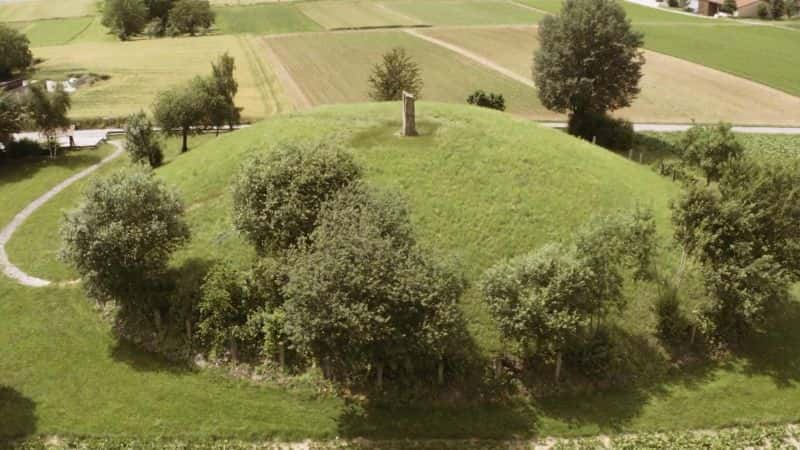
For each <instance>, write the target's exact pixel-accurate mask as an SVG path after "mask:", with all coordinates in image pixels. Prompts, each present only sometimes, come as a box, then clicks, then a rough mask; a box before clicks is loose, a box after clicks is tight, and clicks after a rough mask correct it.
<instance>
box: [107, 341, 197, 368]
mask: <svg viewBox="0 0 800 450" xmlns="http://www.w3.org/2000/svg"><path fill="white" fill-rule="evenodd" d="M111 357H112V358H113V359H114V360H115V361H119V362H122V363H125V364H127V365H128V366H129V367H130V368H132V369H133V370H135V371H138V372H168V373H171V374H190V373H193V372H194V369H193V368H192V367H191V366H190V365H189V364H187V363H178V362H175V361H170V360H169V359H167V358H165V357H163V356H161V355H159V354H157V353H151V352H148V351H146V350H143V349H142V348H141V347H140V346H139V345H137V344H136V343H134V342H131V341H129V340H126V339H123V338H119V339H117V341H116V342H115V343H114V345H113V346H112V347H111Z"/></svg>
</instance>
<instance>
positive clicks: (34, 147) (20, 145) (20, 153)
mask: <svg viewBox="0 0 800 450" xmlns="http://www.w3.org/2000/svg"><path fill="white" fill-rule="evenodd" d="M46 154H47V149H46V148H45V147H43V146H42V144H40V143H38V142H36V141H32V140H30V139H20V140H18V141H11V142H9V143H8V144H7V145H6V148H5V150H0V160H2V159H19V158H27V157H30V156H41V155H46Z"/></svg>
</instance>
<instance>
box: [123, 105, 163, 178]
mask: <svg viewBox="0 0 800 450" xmlns="http://www.w3.org/2000/svg"><path fill="white" fill-rule="evenodd" d="M125 149H126V150H127V151H128V153H129V154H130V156H131V161H133V162H135V163H141V162H144V163H148V164H150V167H153V168H156V167H158V166H160V165H161V163H162V162H163V160H164V153H163V152H162V150H161V143H160V142H159V141H158V137H157V136H156V134H155V131H154V130H153V124H152V123H151V122H150V119H148V118H147V115H145V113H144V112H139V113H137V114H134V115H132V116H130V118H128V123H127V124H126V126H125Z"/></svg>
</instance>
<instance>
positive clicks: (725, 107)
mask: <svg viewBox="0 0 800 450" xmlns="http://www.w3.org/2000/svg"><path fill="white" fill-rule="evenodd" d="M420 32H421V33H423V34H426V35H429V36H433V37H435V38H437V39H441V40H444V41H447V42H449V43H452V44H455V45H458V46H459V47H462V48H465V49H467V50H469V51H471V52H473V53H476V54H479V55H481V56H483V57H486V58H488V59H491V60H493V61H495V62H496V63H498V64H499V65H501V66H503V67H506V68H508V69H510V70H512V71H514V72H516V73H518V74H520V75H522V76H526V77H530V76H531V71H532V70H531V65H532V59H533V52H534V51H535V50H536V48H537V47H538V43H537V36H536V30H535V29H534V28H530V29H521V28H482V29H468V30H467V29H438V30H437V29H429V30H423V31H420ZM498 49H502V51H498ZM646 57H647V63H646V64H645V68H644V77H643V79H642V84H641V87H642V92H641V94H640V96H639V98H637V99H636V100H635V101H634V103H633V106H632V107H630V108H627V109H624V110H621V111H619V112H618V114H619V115H620V116H622V117H628V118H635V119H636V120H637V121H643V122H644V121H647V122H668V123H686V122H690V121H692V120H695V121H698V122H716V121H719V120H725V121H730V122H734V123H741V124H765V125H798V124H800V115H797V114H787V111H800V98H798V97H794V96H792V95H789V94H786V93H784V92H781V91H778V90H775V89H771V88H769V87H766V86H764V85H761V84H758V83H753V82H750V81H748V80H745V79H742V78H738V77H735V76H732V75H730V74H727V73H723V72H719V71H716V70H713V69H709V68H707V67H705V66H701V65H698V64H693V63H690V62H687V61H683V60H680V59H677V58H673V57H670V56H667V55H662V54H658V53H653V52H647V54H646Z"/></svg>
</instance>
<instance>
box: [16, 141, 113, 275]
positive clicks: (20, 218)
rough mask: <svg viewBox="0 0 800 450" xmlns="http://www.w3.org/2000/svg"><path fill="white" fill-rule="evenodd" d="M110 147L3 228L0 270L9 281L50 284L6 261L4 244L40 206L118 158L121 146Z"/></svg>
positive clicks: (35, 201)
mask: <svg viewBox="0 0 800 450" xmlns="http://www.w3.org/2000/svg"><path fill="white" fill-rule="evenodd" d="M111 145H113V146H114V147H116V148H117V149H116V150H115V151H114V153H112V154H110V155H109V156H106V157H105V158H104V159H103V160H102V161H100V162H99V163H97V164H95V165H93V166H91V167H88V168H86V169H84V170H82V171H80V172H79V173H77V174H75V175H73V176H71V177H69V178H67V179H66V180H64V181H62V182H61V183H59V184H58V185H57V186H56V187H54V188H52V189H50V190H49V191H47V192H46V193H45V194H44V195H42V196H41V197H39V198H37V199H36V200H34V201H33V202H32V203H31V204H29V205H28V206H26V207H25V209H23V210H22V211H21V212H20V213H19V214H17V215H16V216H14V218H13V219H12V220H11V223H9V224H8V225H6V226H5V228H3V229H2V230H0V269H2V271H3V273H4V274H5V275H6V276H8V277H10V278H11V279H13V280H15V281H17V282H19V283H20V284H22V285H25V286H31V287H43V286H47V285H49V284H50V281H48V280H43V279H41V278H36V277H34V276H31V275H28V274H27V273H25V272H23V271H22V270H20V268H19V267H17V266H15V265H14V264H12V263H11V261H9V260H8V254H7V253H6V244H7V243H8V241H9V240H10V239H11V236H12V235H13V234H14V232H15V231H17V228H19V227H20V225H22V224H23V223H24V222H25V220H26V219H27V218H28V217H30V216H31V214H33V213H34V212H35V211H36V210H37V209H39V208H41V207H42V205H44V204H45V203H47V202H48V201H49V200H50V199H52V198H53V197H55V196H56V195H57V194H58V193H59V192H61V191H63V190H64V189H66V188H67V187H69V186H70V185H71V184H73V183H75V182H76V181H78V180H80V179H82V178H86V177H87V176H89V175H91V174H92V172H94V171H95V170H97V169H98V168H100V166H102V165H104V164H107V163H109V162H111V161H112V160H114V159H115V158H117V157H119V156H120V155H121V154H122V153H123V151H124V149H123V145H122V144H121V143H119V142H111Z"/></svg>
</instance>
